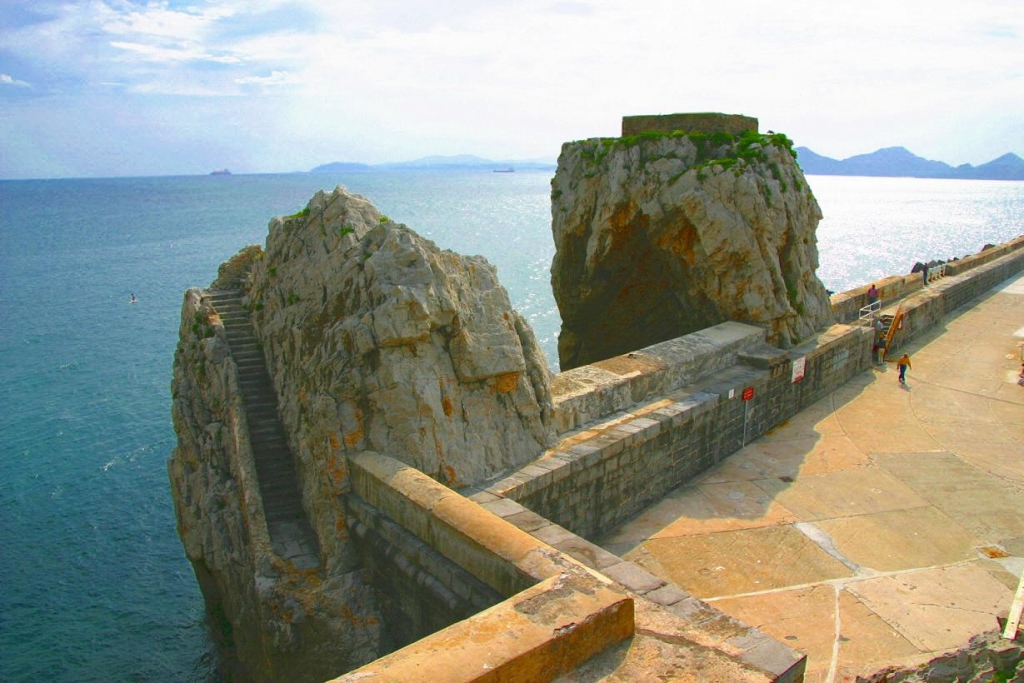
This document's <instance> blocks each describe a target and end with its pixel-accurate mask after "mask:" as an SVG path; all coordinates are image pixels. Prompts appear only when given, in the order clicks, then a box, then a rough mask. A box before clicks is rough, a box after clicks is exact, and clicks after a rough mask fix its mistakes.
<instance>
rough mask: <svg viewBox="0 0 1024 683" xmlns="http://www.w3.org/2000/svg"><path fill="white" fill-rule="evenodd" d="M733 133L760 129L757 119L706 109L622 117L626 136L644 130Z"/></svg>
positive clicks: (737, 133) (638, 133)
mask: <svg viewBox="0 0 1024 683" xmlns="http://www.w3.org/2000/svg"><path fill="white" fill-rule="evenodd" d="M677 130H681V131H685V132H687V133H705V134H710V133H729V134H730V135H742V134H743V133H746V132H747V131H754V132H755V133H756V132H757V119H755V118H753V117H752V116H742V115H739V114H719V113H717V112H705V113H697V114H651V115H641V116H623V117H622V137H627V136H629V135H640V134H641V133H671V132H673V131H677Z"/></svg>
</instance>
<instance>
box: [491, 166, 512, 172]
mask: <svg viewBox="0 0 1024 683" xmlns="http://www.w3.org/2000/svg"><path fill="white" fill-rule="evenodd" d="M494 172H495V173H515V172H516V169H514V168H512V167H511V166H509V167H508V168H496V169H494Z"/></svg>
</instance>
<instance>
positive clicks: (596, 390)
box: [551, 322, 765, 434]
mask: <svg viewBox="0 0 1024 683" xmlns="http://www.w3.org/2000/svg"><path fill="white" fill-rule="evenodd" d="M764 339H765V331H764V329H762V328H760V327H755V326H753V325H747V324H744V323H737V322H726V323H722V324H720V325H715V326H714V327H709V328H707V329H704V330H701V331H699V332H694V333H693V334H688V335H685V336H682V337H679V338H677V339H670V340H669V341H665V342H661V343H659V344H654V345H652V346H648V347H647V348H645V349H640V350H639V351H636V352H634V353H630V354H627V355H624V356H616V357H614V358H609V359H607V360H604V361H599V362H597V363H592V364H590V365H584V366H581V367H578V368H574V369H572V370H567V371H565V372H562V373H559V374H558V375H556V376H555V378H554V380H553V381H552V384H551V392H552V395H553V397H554V404H555V405H554V413H555V429H556V430H557V432H558V433H559V434H564V433H565V432H568V431H570V430H572V429H576V428H578V427H580V426H582V425H584V424H587V423H588V422H592V421H594V420H598V419H601V418H603V417H606V416H608V415H611V414H613V413H615V412H616V411H619V410H623V409H625V408H628V407H629V406H633V405H636V404H638V403H640V402H642V401H645V400H647V399H648V398H650V397H653V396H662V395H665V394H667V393H669V392H671V391H674V390H676V389H678V388H680V387H682V386H685V385H687V384H692V383H694V382H696V381H697V380H699V379H701V378H702V377H706V376H708V375H710V374H713V373H715V372H718V371H720V370H722V369H724V368H727V367H729V366H731V365H735V363H736V359H737V358H738V357H739V354H740V353H741V352H742V351H743V350H744V349H747V348H750V347H752V346H754V345H756V344H759V343H761V342H763V341H764Z"/></svg>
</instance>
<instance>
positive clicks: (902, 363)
mask: <svg viewBox="0 0 1024 683" xmlns="http://www.w3.org/2000/svg"><path fill="white" fill-rule="evenodd" d="M896 367H897V368H898V369H899V371H900V384H906V383H907V368H910V367H912V366H911V365H910V356H908V355H907V354H903V355H902V356H900V359H899V360H898V361H896Z"/></svg>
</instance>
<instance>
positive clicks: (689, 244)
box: [551, 115, 832, 370]
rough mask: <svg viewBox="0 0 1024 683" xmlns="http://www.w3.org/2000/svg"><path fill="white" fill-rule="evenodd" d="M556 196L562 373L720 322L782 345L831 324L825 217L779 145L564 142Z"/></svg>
mask: <svg viewBox="0 0 1024 683" xmlns="http://www.w3.org/2000/svg"><path fill="white" fill-rule="evenodd" d="M703 116H705V117H706V116H708V115H703ZM725 118H730V117H725ZM731 118H739V117H731ZM746 121H747V122H754V126H756V120H754V119H746ZM740 123H744V124H745V121H741V122H740ZM551 187H552V191H551V199H552V203H551V213H552V232H553V234H554V240H555V248H556V253H555V257H554V261H553V263H552V266H551V281H552V286H553V288H554V295H555V300H556V302H557V303H558V308H559V310H560V312H561V316H562V330H561V333H560V335H559V340H558V352H559V360H560V364H561V367H562V369H563V370H566V369H569V368H573V367H577V366H579V365H585V364H587V363H591V362H594V361H597V360H601V359H604V358H608V357H611V356H614V355H618V354H621V353H626V352H628V351H632V350H635V349H639V348H643V347H645V346H648V345H650V344H654V343H657V342H660V341H664V340H666V339H671V338H673V337H677V336H680V335H683V334H687V333H689V332H694V331H696V330H699V329H702V328H705V327H708V326H711V325H715V324H718V323H720V322H723V321H726V320H737V321H742V322H748V323H753V324H757V325H761V326H764V327H765V328H767V330H768V339H769V341H770V342H771V343H773V344H776V345H778V346H781V347H783V348H786V347H788V346H790V345H792V344H795V343H797V342H799V341H801V340H804V339H806V338H808V337H810V336H811V335H812V334H813V333H814V332H815V330H816V329H820V328H821V327H823V326H825V325H827V324H829V323H830V322H831V321H832V314H831V308H830V305H829V297H828V293H827V291H826V290H825V288H824V286H823V285H822V284H821V282H820V281H819V280H818V278H817V276H816V275H815V271H816V270H817V267H818V251H817V241H816V238H815V230H816V228H817V225H818V221H819V220H820V219H821V210H820V209H819V207H818V204H817V202H816V201H815V199H814V196H813V194H812V193H811V190H810V187H809V186H808V185H807V181H806V180H805V179H804V176H803V173H802V172H801V170H800V167H799V166H798V165H797V163H796V159H795V155H794V153H793V152H792V143H791V142H790V141H789V140H788V139H787V138H786V137H785V136H784V135H779V134H769V135H759V134H758V133H757V132H756V129H755V130H747V131H746V132H744V133H742V134H738V135H736V134H732V133H729V132H725V131H720V132H715V133H708V132H702V133H689V134H688V133H686V132H683V131H657V130H653V131H651V130H648V131H647V132H643V133H641V134H638V135H634V136H629V137H622V138H603V139H590V140H583V141H579V142H570V143H566V144H565V145H563V147H562V152H561V155H560V157H559V160H558V170H557V171H556V173H555V177H554V179H553V180H552V183H551Z"/></svg>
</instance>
